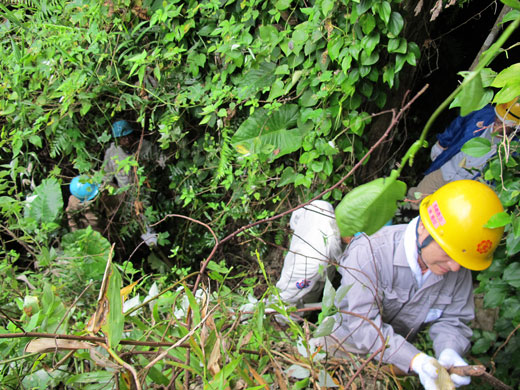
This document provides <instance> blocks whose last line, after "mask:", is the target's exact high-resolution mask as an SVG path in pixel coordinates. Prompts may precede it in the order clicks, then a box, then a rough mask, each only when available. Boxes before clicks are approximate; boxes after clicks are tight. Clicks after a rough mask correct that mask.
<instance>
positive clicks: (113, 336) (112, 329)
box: [105, 264, 125, 349]
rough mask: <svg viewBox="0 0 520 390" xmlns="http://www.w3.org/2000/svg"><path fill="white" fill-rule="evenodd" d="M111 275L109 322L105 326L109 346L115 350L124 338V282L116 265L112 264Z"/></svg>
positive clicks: (109, 282) (109, 284) (109, 283)
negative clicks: (122, 289) (122, 298)
mask: <svg viewBox="0 0 520 390" xmlns="http://www.w3.org/2000/svg"><path fill="white" fill-rule="evenodd" d="M110 267H111V275H110V279H109V281H108V293H107V297H108V304H109V312H108V320H107V323H106V325H105V327H106V330H107V333H108V344H109V346H110V348H112V349H114V348H115V347H117V346H118V345H119V342H120V341H121V339H122V338H123V328H124V324H125V321H124V315H123V302H122V300H121V288H122V284H123V283H122V280H121V274H120V273H119V271H118V270H117V267H116V266H115V265H114V264H111V266H110Z"/></svg>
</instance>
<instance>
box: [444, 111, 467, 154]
mask: <svg viewBox="0 0 520 390" xmlns="http://www.w3.org/2000/svg"><path fill="white" fill-rule="evenodd" d="M467 119H468V116H465V117H462V116H458V117H457V118H455V119H454V120H453V121H452V122H451V123H450V124H449V125H448V127H446V129H445V130H444V131H443V132H442V133H441V134H438V135H437V141H438V142H439V145H440V146H442V147H443V148H448V147H449V146H450V145H451V144H452V143H453V142H454V141H456V140H458V139H459V138H460V137H461V135H462V134H463V133H464V128H465V127H466V121H467Z"/></svg>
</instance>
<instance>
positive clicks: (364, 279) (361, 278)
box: [332, 237, 420, 372]
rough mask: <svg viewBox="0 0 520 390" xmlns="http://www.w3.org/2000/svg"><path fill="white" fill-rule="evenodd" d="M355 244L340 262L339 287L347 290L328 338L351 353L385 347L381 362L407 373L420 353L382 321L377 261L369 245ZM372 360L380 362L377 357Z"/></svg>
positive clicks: (379, 355)
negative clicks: (340, 275) (339, 342)
mask: <svg viewBox="0 0 520 390" xmlns="http://www.w3.org/2000/svg"><path fill="white" fill-rule="evenodd" d="M365 240H366V238H364V237H363V238H359V239H357V240H356V241H357V242H359V241H361V244H363V243H364V241H365ZM356 241H355V242H354V243H353V244H354V245H353V244H351V247H350V248H349V249H348V252H345V254H344V255H343V258H342V259H341V260H340V273H341V274H342V280H341V285H342V287H343V286H344V287H347V288H350V289H349V290H348V292H347V294H346V297H345V298H344V299H342V300H341V302H337V303H336V304H337V306H338V308H339V310H340V312H339V313H338V314H337V315H336V317H335V319H336V329H334V331H333V334H332V336H333V337H335V338H336V339H338V340H344V342H343V344H342V345H343V347H344V348H345V349H347V350H349V351H351V352H354V353H374V352H376V351H378V350H379V349H380V348H381V347H382V346H383V344H386V347H385V351H384V355H383V358H382V361H383V362H384V363H391V364H394V365H395V366H397V367H398V368H400V369H401V370H403V371H404V372H408V371H409V369H410V363H411V361H412V359H413V357H414V356H415V355H416V354H418V353H419V352H420V351H419V350H418V349H417V348H416V347H415V346H414V345H412V344H411V343H409V342H408V341H407V340H406V339H405V338H404V337H402V336H401V335H399V334H397V333H396V332H394V329H393V328H392V326H391V325H389V324H386V323H384V322H383V320H382V315H381V310H382V308H381V302H382V298H383V293H382V288H381V284H380V283H381V278H382V277H384V275H382V274H381V273H380V272H379V269H378V266H377V261H379V260H378V259H375V258H374V256H373V255H372V249H371V246H370V245H355V244H357V242H356ZM366 244H368V242H366ZM349 312H351V313H354V315H352V314H348V313H349ZM376 358H377V359H378V360H381V354H378V355H377V356H376Z"/></svg>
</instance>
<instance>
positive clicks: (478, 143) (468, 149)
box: [461, 137, 491, 157]
mask: <svg viewBox="0 0 520 390" xmlns="http://www.w3.org/2000/svg"><path fill="white" fill-rule="evenodd" d="M461 150H462V151H463V152H464V153H466V154H467V155H468V156H472V157H482V156H485V155H486V154H488V153H489V152H490V151H491V141H489V140H488V139H486V138H482V137H475V138H472V139H470V140H469V141H467V142H466V143H465V144H464V145H462V148H461Z"/></svg>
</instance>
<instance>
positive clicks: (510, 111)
mask: <svg viewBox="0 0 520 390" xmlns="http://www.w3.org/2000/svg"><path fill="white" fill-rule="evenodd" d="M495 113H496V114H497V116H498V117H499V118H500V120H501V121H502V122H504V123H505V124H506V125H511V126H518V125H520V103H519V102H518V98H515V99H513V100H511V101H510V102H508V103H502V104H498V105H497V106H496V107H495Z"/></svg>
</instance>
